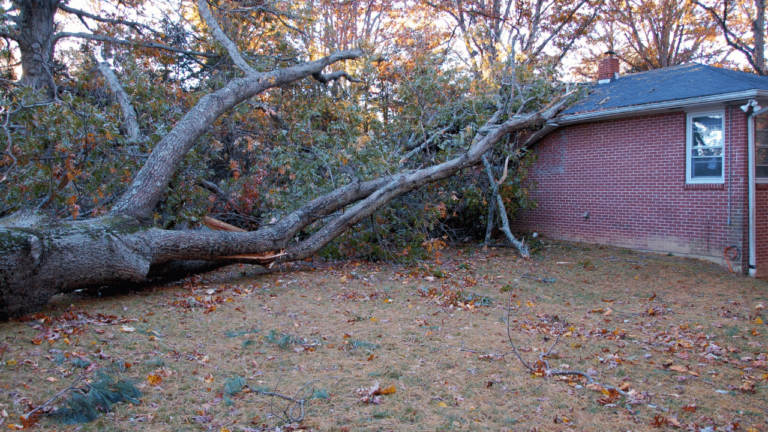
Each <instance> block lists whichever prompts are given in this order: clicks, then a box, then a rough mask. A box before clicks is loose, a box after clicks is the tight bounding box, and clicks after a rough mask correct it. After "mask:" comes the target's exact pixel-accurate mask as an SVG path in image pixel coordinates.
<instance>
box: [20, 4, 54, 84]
mask: <svg viewBox="0 0 768 432" xmlns="http://www.w3.org/2000/svg"><path fill="white" fill-rule="evenodd" d="M59 2H60V1H59V0H16V1H14V4H15V5H16V6H17V7H18V8H19V22H18V32H19V34H18V35H17V36H16V37H15V38H14V39H15V40H16V42H18V44H19V51H20V52H21V69H22V75H21V80H20V84H22V85H25V86H29V87H32V88H34V89H47V91H48V92H52V91H53V88H54V82H53V67H54V66H53V53H54V46H53V45H54V42H53V35H54V31H55V26H54V22H53V17H54V15H56V10H57V9H58V7H59Z"/></svg>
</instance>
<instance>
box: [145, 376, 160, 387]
mask: <svg viewBox="0 0 768 432" xmlns="http://www.w3.org/2000/svg"><path fill="white" fill-rule="evenodd" d="M147 381H149V383H150V384H151V385H153V386H158V385H160V383H162V382H163V379H162V378H161V377H159V376H157V375H150V376H148V377H147Z"/></svg>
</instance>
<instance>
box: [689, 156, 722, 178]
mask: <svg viewBox="0 0 768 432" xmlns="http://www.w3.org/2000/svg"><path fill="white" fill-rule="evenodd" d="M722 175H723V158H722V157H707V158H692V159H691V177H692V178H698V177H722Z"/></svg>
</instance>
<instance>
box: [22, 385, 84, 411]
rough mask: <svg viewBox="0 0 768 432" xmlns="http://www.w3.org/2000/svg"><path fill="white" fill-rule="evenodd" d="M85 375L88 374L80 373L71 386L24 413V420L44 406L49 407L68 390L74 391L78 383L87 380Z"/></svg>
mask: <svg viewBox="0 0 768 432" xmlns="http://www.w3.org/2000/svg"><path fill="white" fill-rule="evenodd" d="M85 377H86V374H80V375H78V376H77V378H75V380H74V381H73V382H72V384H70V386H69V387H67V388H65V389H64V390H62V391H60V392H58V393H56V395H55V396H54V397H52V398H50V399H48V402H46V403H44V404H42V405H40V406H38V407H37V408H35V409H33V410H32V411H30V412H28V413H26V414H24V415H22V417H23V418H24V420H27V419H29V417H31V416H32V414H34V413H36V412H38V411H40V410H41V409H43V408H45V407H47V406H48V405H50V404H52V403H53V401H55V400H56V399H58V398H59V397H60V396H61V395H63V394H64V393H66V392H68V391H72V390H74V389H75V388H76V387H77V385H78V384H80V383H81V382H85Z"/></svg>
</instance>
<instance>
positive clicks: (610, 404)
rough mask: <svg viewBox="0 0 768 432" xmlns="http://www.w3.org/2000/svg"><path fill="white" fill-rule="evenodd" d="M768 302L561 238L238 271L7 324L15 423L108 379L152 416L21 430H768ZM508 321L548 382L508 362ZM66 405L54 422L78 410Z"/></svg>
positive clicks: (75, 300)
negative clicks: (523, 250)
mask: <svg viewBox="0 0 768 432" xmlns="http://www.w3.org/2000/svg"><path fill="white" fill-rule="evenodd" d="M767 291H768V283H766V282H765V281H759V280H753V279H749V278H746V277H743V276H738V275H733V274H730V273H729V272H728V271H727V269H725V268H723V267H722V266H718V265H716V264H713V263H710V262H707V261H699V260H691V259H685V258H679V257H674V256H665V255H657V254H645V253H640V252H633V251H628V250H624V249H619V248H611V247H601V246H594V245H584V244H575V243H564V242H554V241H548V240H546V241H545V244H542V245H540V247H539V249H538V250H537V252H536V253H535V254H534V255H533V258H532V259H530V260H522V259H519V258H518V257H517V256H516V254H515V253H514V251H513V250H507V249H492V250H488V251H482V250H480V249H479V248H477V247H476V246H471V247H464V248H454V249H446V250H442V251H439V252H437V253H436V254H435V256H434V257H433V259H432V260H429V261H425V262H421V263H419V264H416V265H400V264H393V263H368V262H336V263H325V262H318V261H314V262H302V263H298V264H294V265H284V266H279V267H276V268H273V269H271V270H266V269H264V268H261V267H256V266H254V267H251V266H232V267H228V268H226V269H223V270H221V271H218V272H213V273H209V274H206V275H203V276H198V277H195V278H191V279H187V280H185V281H182V282H179V283H174V284H168V285H163V286H156V287H150V288H145V289H142V290H140V291H137V292H130V293H122V294H115V295H111V296H101V297H96V296H87V295H85V294H82V293H81V294H76V295H70V296H60V297H57V298H56V299H55V301H54V302H52V303H51V304H50V305H49V306H48V307H47V308H46V309H45V310H44V311H42V312H41V313H39V314H37V315H35V316H33V317H27V318H26V319H24V320H18V321H13V322H6V323H1V324H0V336H1V337H2V339H1V340H0V344H1V345H0V410H2V411H1V412H0V415H2V417H0V421H2V422H3V424H2V426H0V427H2V428H6V427H10V428H17V427H21V426H24V424H22V421H21V419H20V415H22V414H24V413H25V412H29V411H30V410H31V409H33V408H34V407H37V406H39V405H41V404H43V403H44V402H46V401H48V400H49V399H50V398H52V397H53V396H54V395H55V394H57V393H58V392H60V391H61V390H63V389H66V388H67V387H69V386H70V384H72V383H73V382H75V380H76V379H78V378H83V379H86V380H90V381H91V383H93V382H96V381H97V372H98V371H108V375H109V376H110V377H114V378H119V379H120V380H122V381H126V382H132V383H133V385H134V386H135V387H136V388H138V389H139V390H140V391H141V393H142V395H141V396H140V398H139V399H140V403H130V402H125V403H118V404H115V405H114V406H113V407H112V410H111V411H110V412H108V413H102V414H101V415H100V417H99V418H98V419H97V420H95V421H92V422H90V423H84V424H72V425H67V424H62V423H61V422H60V421H59V420H56V419H54V418H51V417H50V416H48V415H43V416H40V417H33V419H32V421H31V422H28V423H27V424H26V426H27V427H28V428H29V429H37V430H57V431H71V430H82V431H102V430H110V431H123V430H125V431H128V430H153V431H154V430H156V431H188V430H192V431H195V430H199V431H204V430H205V431H232V432H235V431H256V430H267V428H269V430H271V431H274V430H276V429H275V428H276V427H278V426H280V428H279V429H278V430H306V431H362V430H365V431H367V430H370V431H420V430H424V431H435V430H440V431H448V430H473V431H483V430H488V431H502V430H513V431H518V430H519V431H531V430H540V431H557V430H589V431H619V430H621V431H627V430H631V431H640V430H656V428H660V429H666V430H668V429H675V428H678V427H679V428H681V429H682V430H718V431H726V430H746V431H750V430H759V431H765V430H768V397H766V391H767V390H768V359H767V358H766V353H767V352H768V348H766V347H765V345H767V344H768V336H766V335H767V334H768V328H766V325H765V324H764V323H763V321H768V312H765V311H764V310H763V308H764V307H768V298H767V297H766V292H767ZM508 305H509V306H511V307H508ZM761 313H762V314H763V316H762V317H761V315H760V314H761ZM507 316H509V324H510V325H509V332H510V334H511V336H512V339H513V341H514V343H515V345H516V346H517V348H518V351H519V354H520V355H521V357H522V358H523V359H524V360H525V361H526V362H527V363H528V364H529V365H530V366H531V367H532V369H534V371H531V370H528V369H526V368H525V366H524V365H523V364H522V362H521V361H520V360H519V359H518V358H517V357H516V356H515V355H514V354H510V351H511V350H512V349H511V344H510V340H509V338H508V335H507ZM555 342H557V344H556V345H555V346H554V348H552V345H553V343H555ZM546 353H549V355H547V356H546V357H543V358H544V359H546V360H547V361H548V363H549V366H550V367H551V368H552V369H558V370H562V371H581V372H583V373H585V374H588V376H590V377H591V378H592V380H593V381H594V382H588V381H587V379H586V378H584V377H583V376H580V375H553V376H549V375H550V374H549V373H548V372H547V368H546V367H542V363H541V362H539V363H538V364H537V361H539V358H540V357H539V356H540V355H541V354H546ZM86 382H87V381H86ZM84 385H85V384H80V386H81V387H82V386H84ZM606 386H609V387H606ZM376 388H378V391H373V390H375V389H376ZM610 388H617V389H620V390H621V391H622V393H624V395H622V394H617V393H616V392H615V391H613V392H612V391H609V389H610ZM265 392H267V393H270V392H271V393H279V394H282V395H284V396H288V397H292V398H294V399H305V400H306V402H305V403H304V404H303V407H304V412H303V421H301V422H296V423H293V424H292V425H284V424H282V423H281V420H280V419H281V418H285V417H286V416H290V417H291V418H292V419H294V420H295V419H298V418H300V417H301V416H302V409H301V406H300V404H298V403H294V404H291V406H290V408H291V409H292V411H290V410H288V405H289V404H290V402H289V401H288V400H285V399H283V398H280V397H277V396H270V395H269V394H265ZM68 394H69V393H65V395H64V396H62V397H60V398H58V399H56V400H55V401H54V402H53V403H52V404H51V405H50V406H49V407H47V408H45V409H44V410H41V411H47V410H49V409H50V408H51V407H58V408H59V409H62V408H65V407H66V406H67V399H66V398H67V395H68ZM69 397H70V398H71V394H70V395H69ZM70 400H72V399H70ZM134 402H138V401H134ZM35 421H36V422H35ZM707 428H709V429H707Z"/></svg>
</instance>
